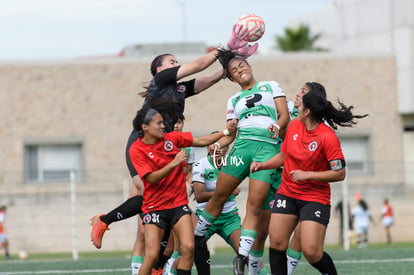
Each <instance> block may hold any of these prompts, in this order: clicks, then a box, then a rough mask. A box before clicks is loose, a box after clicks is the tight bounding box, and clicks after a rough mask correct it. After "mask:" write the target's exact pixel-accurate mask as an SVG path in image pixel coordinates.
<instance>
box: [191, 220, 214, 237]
mask: <svg viewBox="0 0 414 275" xmlns="http://www.w3.org/2000/svg"><path fill="white" fill-rule="evenodd" d="M211 225H212V223H211V222H209V221H207V220H206V219H205V218H204V217H203V216H202V215H200V217H199V218H198V221H197V225H196V227H195V229H194V235H196V236H205V235H206V232H207V230H208V229H209V228H210V226H211Z"/></svg>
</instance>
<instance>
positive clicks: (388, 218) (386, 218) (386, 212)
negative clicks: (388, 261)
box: [381, 199, 394, 244]
mask: <svg viewBox="0 0 414 275" xmlns="http://www.w3.org/2000/svg"><path fill="white" fill-rule="evenodd" d="M381 219H382V224H383V225H384V228H385V234H386V235H387V243H388V244H390V243H391V231H390V227H391V226H392V225H393V224H394V214H393V213H392V207H391V205H390V204H389V203H388V199H384V206H383V207H382V209H381Z"/></svg>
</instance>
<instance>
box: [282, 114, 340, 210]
mask: <svg viewBox="0 0 414 275" xmlns="http://www.w3.org/2000/svg"><path fill="white" fill-rule="evenodd" d="M281 150H282V152H283V153H284V154H285V162H284V168H283V173H282V184H281V185H280V187H279V189H278V191H277V192H278V193H280V194H282V195H285V196H288V197H291V198H295V199H299V200H303V201H315V202H320V203H323V204H330V201H331V188H330V186H329V183H326V182H317V181H314V180H306V181H298V182H295V181H294V180H293V179H292V177H291V176H290V171H293V170H302V171H326V170H331V166H330V163H329V162H330V161H331V160H344V156H343V154H342V149H341V145H340V143H339V140H338V137H337V136H336V134H335V132H334V131H333V130H332V129H331V128H330V127H329V126H327V125H326V124H325V123H320V124H319V125H318V126H317V127H316V129H314V130H312V131H307V130H306V127H305V124H304V123H303V122H301V121H300V120H299V119H294V120H292V122H291V124H290V125H289V128H288V130H287V133H286V138H285V140H284V141H283V143H282V148H281ZM344 161H345V160H344Z"/></svg>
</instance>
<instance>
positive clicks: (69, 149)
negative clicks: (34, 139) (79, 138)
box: [24, 143, 82, 183]
mask: <svg viewBox="0 0 414 275" xmlns="http://www.w3.org/2000/svg"><path fill="white" fill-rule="evenodd" d="M81 152H82V145H81V144H78V143H77V144H27V145H25V149H24V154H25V157H24V160H25V181H26V182H28V183H59V182H64V183H67V182H69V181H70V173H71V171H74V173H75V179H76V180H79V178H80V171H81V155H82V154H81Z"/></svg>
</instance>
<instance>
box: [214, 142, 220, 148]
mask: <svg viewBox="0 0 414 275" xmlns="http://www.w3.org/2000/svg"><path fill="white" fill-rule="evenodd" d="M213 144H215V145H217V149H220V148H221V146H220V143H218V142H214V143H213Z"/></svg>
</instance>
